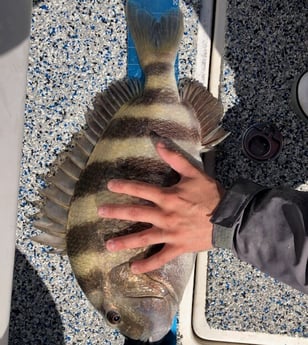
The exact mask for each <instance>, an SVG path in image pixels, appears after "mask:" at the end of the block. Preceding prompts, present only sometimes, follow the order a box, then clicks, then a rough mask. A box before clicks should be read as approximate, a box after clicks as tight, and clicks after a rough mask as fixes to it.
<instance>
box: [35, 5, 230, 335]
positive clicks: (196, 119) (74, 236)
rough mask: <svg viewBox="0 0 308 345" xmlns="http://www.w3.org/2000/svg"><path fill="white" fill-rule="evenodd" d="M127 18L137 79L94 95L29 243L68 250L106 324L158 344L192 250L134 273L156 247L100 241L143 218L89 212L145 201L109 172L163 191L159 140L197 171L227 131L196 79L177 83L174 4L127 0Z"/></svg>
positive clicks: (178, 30) (169, 178) (171, 177)
mask: <svg viewBox="0 0 308 345" xmlns="http://www.w3.org/2000/svg"><path fill="white" fill-rule="evenodd" d="M126 15H127V21H128V26H129V28H130V32H131V35H132V37H133V39H134V42H135V45H136V50H137V53H138V57H139V61H140V64H141V67H142V69H143V72H144V76H145V82H144V84H141V82H140V81H138V80H134V79H127V80H122V81H117V82H114V83H113V84H111V85H110V86H109V88H108V89H107V90H106V91H105V92H104V93H102V94H99V95H97V96H96V98H95V100H94V103H93V109H92V110H89V111H88V112H87V114H86V122H87V126H88V128H87V129H86V130H85V131H84V132H83V134H82V135H81V137H80V139H79V141H78V142H77V144H76V146H75V148H74V149H73V150H72V152H71V153H70V154H69V155H68V158H67V160H66V161H65V162H64V163H63V165H62V166H61V167H60V169H59V171H58V172H57V173H56V175H55V176H54V178H53V179H52V180H51V186H50V189H48V190H47V191H46V192H45V193H44V194H45V197H46V199H47V200H46V205H45V208H44V209H43V212H42V213H43V215H42V217H41V219H40V220H38V221H37V222H36V227H37V228H39V229H41V230H42V231H43V233H42V234H40V235H38V236H37V237H35V238H34V240H36V241H37V242H40V243H42V244H45V245H46V244H47V245H51V246H53V247H55V248H56V251H59V252H62V253H67V254H68V257H69V260H70V264H71V266H72V269H73V272H74V274H75V276H76V279H77V281H78V283H79V285H80V287H81V288H82V290H83V291H84V293H85V294H86V296H87V297H88V299H89V300H90V302H91V303H92V304H93V306H94V307H95V308H96V309H97V310H98V311H99V312H101V313H102V315H103V316H104V317H105V319H106V321H107V322H108V324H109V325H110V326H112V327H117V328H118V329H119V330H120V331H121V333H123V334H124V335H125V336H127V337H129V338H132V339H136V340H142V341H148V340H149V341H157V340H159V339H161V338H162V337H163V336H164V335H165V334H166V333H167V332H168V330H169V328H170V326H171V323H172V320H173V317H174V315H175V313H176V311H177V308H178V305H179V303H180V301H181V298H182V295H183V292H184V289H185V286H186V283H187V281H188V278H189V276H190V273H191V270H192V267H193V263H194V258H195V254H193V253H188V254H183V255H181V256H179V257H177V258H175V259H173V260H172V261H171V262H169V263H167V264H165V265H164V266H163V267H162V268H160V269H158V270H156V271H153V272H149V273H146V274H140V275H134V274H133V273H132V272H131V270H130V263H131V262H132V261H134V260H136V259H141V258H144V257H148V256H149V255H152V254H153V253H155V252H156V251H158V250H160V249H161V245H158V246H152V247H146V248H139V249H130V250H126V251H122V252H117V253H110V252H108V251H107V250H106V248H105V242H106V240H107V239H109V238H112V237H115V236H119V235H123V234H129V233H133V232H138V231H142V230H144V229H146V228H149V227H150V226H151V224H147V223H134V222H129V221H123V220H116V219H101V218H100V217H98V214H97V208H98V207H99V206H100V205H101V204H102V203H106V202H108V203H125V204H126V203H133V204H148V203H147V202H146V201H145V200H141V199H138V198H135V197H131V196H127V195H121V194H115V193H111V192H110V191H108V190H107V187H106V186H107V182H108V181H109V180H110V179H112V178H125V179H133V180H139V181H143V182H147V183H151V184H155V185H158V186H163V187H166V186H171V185H173V184H175V183H177V182H178V181H179V178H180V177H179V175H178V174H177V173H176V172H175V171H173V170H172V169H171V168H170V167H169V166H168V165H167V164H166V163H165V162H163V161H162V160H161V159H160V157H159V156H158V154H157V153H156V150H155V147H154V146H155V142H157V140H162V141H164V143H165V144H166V145H167V146H168V147H169V148H170V149H173V150H175V151H177V152H179V153H181V154H182V155H184V156H185V157H186V158H187V159H188V160H190V161H191V162H192V163H193V164H194V165H196V166H198V167H200V166H201V158H200V151H201V150H203V151H206V150H210V149H211V148H212V147H214V146H215V145H217V144H218V143H219V142H220V141H222V140H223V139H224V138H225V137H226V135H227V134H226V133H225V132H224V130H223V129H222V128H221V127H220V126H219V121H220V119H221V117H222V114H223V109H222V106H221V104H220V102H218V100H217V99H215V98H214V97H213V96H212V95H211V94H210V93H209V92H208V91H207V90H206V89H205V88H204V87H203V85H202V84H200V83H199V82H197V81H189V82H187V83H186V85H185V86H184V87H183V89H182V90H179V89H178V86H177V82H176V79H175V76H174V68H173V66H174V60H175V58H176V54H177V49H178V45H179V43H180V40H181V37H182V35H183V16H182V13H181V12H180V10H179V9H176V10H172V11H170V12H169V13H167V14H166V15H164V16H162V17H161V18H160V20H157V19H155V18H154V17H152V16H151V15H150V14H149V13H148V12H146V11H144V10H143V9H140V8H138V6H136V5H135V4H133V3H132V2H128V5H127V10H126ZM58 190H60V191H61V192H59V194H58V193H57V191H58Z"/></svg>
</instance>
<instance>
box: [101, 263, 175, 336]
mask: <svg viewBox="0 0 308 345" xmlns="http://www.w3.org/2000/svg"><path fill="white" fill-rule="evenodd" d="M108 278H109V279H108V281H109V284H110V285H109V286H110V289H109V291H108V293H109V296H108V298H106V299H105V300H104V303H103V304H104V314H105V315H104V316H105V318H106V320H107V322H108V323H109V325H111V326H113V327H116V328H118V329H119V330H120V332H121V333H122V334H123V335H125V336H127V337H128V338H131V339H136V340H141V341H151V342H154V341H158V340H160V339H161V338H163V337H164V335H166V334H167V333H168V331H169V329H170V327H171V324H172V320H173V318H174V315H175V313H176V311H177V309H178V305H179V300H178V297H177V296H176V294H175V291H174V289H173V287H172V285H171V284H170V283H169V282H167V281H166V280H165V279H162V278H163V277H162V275H161V274H160V272H159V271H153V272H149V273H146V274H133V273H132V271H131V269H130V265H129V263H124V264H122V265H119V266H117V267H114V268H113V269H112V270H111V271H110V272H109V277H108Z"/></svg>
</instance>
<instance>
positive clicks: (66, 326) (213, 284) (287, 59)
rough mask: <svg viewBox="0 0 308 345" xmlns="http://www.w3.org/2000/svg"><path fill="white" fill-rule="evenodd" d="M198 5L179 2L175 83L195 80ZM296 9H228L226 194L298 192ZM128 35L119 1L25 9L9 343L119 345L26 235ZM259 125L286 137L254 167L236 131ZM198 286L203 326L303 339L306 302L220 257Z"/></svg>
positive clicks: (303, 167) (280, 4)
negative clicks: (264, 188)
mask: <svg viewBox="0 0 308 345" xmlns="http://www.w3.org/2000/svg"><path fill="white" fill-rule="evenodd" d="M199 6H200V1H188V0H187V1H181V2H180V7H181V8H182V10H183V12H184V15H185V35H184V38H183V42H182V44H181V47H180V52H179V76H180V78H181V77H184V76H187V77H191V76H192V75H193V73H194V63H195V56H196V33H197V14H196V11H198V9H199ZM304 9H305V1H304V0H296V1H295V0H294V1H287V0H281V1H276V0H275V1H261V0H257V1H252V0H249V1H239V0H229V7H228V13H227V33H226V50H225V61H224V66H223V73H222V85H221V97H222V100H223V102H224V105H225V110H226V115H225V119H224V126H225V127H226V128H227V129H228V130H229V131H231V135H230V137H229V138H228V139H227V140H226V142H225V143H223V144H222V145H221V146H220V147H219V148H218V150H217V175H218V178H219V179H220V181H221V182H222V183H223V184H224V185H225V186H226V187H228V186H230V184H231V183H232V182H233V181H234V180H235V179H236V177H237V176H239V175H241V176H243V177H247V178H251V179H253V180H254V181H256V182H259V183H264V184H268V185H277V184H286V185H289V186H292V187H294V188H295V187H299V186H302V188H305V187H306V185H304V183H305V182H307V181H308V176H307V162H308V152H307V144H308V142H307V125H305V124H304V123H303V122H302V121H301V120H300V119H298V118H297V117H296V115H295V113H294V112H293V111H292V109H291V108H290V105H289V96H290V91H291V86H292V81H293V78H294V77H295V76H296V75H297V74H299V73H301V72H302V71H303V70H304V69H307V67H308V66H307V31H306V30H305V10H304ZM126 35H127V30H126V22H125V16H124V4H123V1H116V0H110V1H103V0H96V1H94V0H93V1H90V0H70V1H64V0H62V1H61V0H50V1H47V0H41V1H39V0H38V1H34V6H33V16H32V34H31V42H30V58H29V69H28V86H27V99H26V107H25V128H24V141H23V157H22V165H21V181H20V192H19V209H18V223H17V225H18V229H17V249H16V260H15V272H14V288H13V298H12V313H11V323H10V342H9V344H10V345H13V344H14V345H15V344H16V345H21V344H31V345H36V344H47V345H53V344H55V345H61V344H70V345H72V344H87V345H90V344H104V345H107V344H112V345H120V344H123V338H122V336H121V335H120V334H119V333H118V332H117V331H115V330H112V329H110V328H108V327H106V325H105V324H104V321H103V320H102V318H101V317H100V315H99V314H98V313H97V312H96V311H94V309H93V308H92V307H91V306H90V304H89V302H88V301H87V300H86V299H85V297H84V295H83V293H82V292H81V290H80V288H79V287H78V284H77V283H76V280H75V279H74V276H73V274H72V272H71V269H70V266H69V263H68V260H67V258H66V257H61V256H58V255H53V254H51V253H49V250H48V249H46V248H44V247H42V246H40V245H38V244H33V243H32V242H31V241H30V240H29V237H30V236H31V235H34V234H35V233H36V230H35V229H34V228H33V226H32V223H31V220H32V218H33V216H34V215H35V213H36V212H37V211H38V206H39V204H40V202H41V198H40V197H39V189H40V188H41V187H44V186H45V180H46V178H45V177H46V174H47V175H51V174H52V173H53V172H54V171H55V166H54V163H53V162H54V161H55V160H56V162H58V161H59V158H57V157H58V155H59V154H60V153H61V152H63V151H64V150H66V149H67V146H68V145H69V142H70V140H71V137H72V135H73V134H74V133H76V132H78V131H79V130H80V129H81V128H82V126H83V125H84V118H83V114H84V113H85V112H86V110H87V107H90V106H91V99H92V98H93V96H94V95H95V94H96V92H99V91H100V90H102V89H104V88H106V86H107V85H108V84H109V83H110V82H111V81H112V80H114V79H120V78H122V77H124V76H125V75H126V68H127V64H126V59H127V52H126ZM258 121H272V122H274V123H275V124H276V125H277V127H278V128H279V129H280V131H281V133H282V134H283V136H284V147H283V150H282V152H281V154H280V156H279V157H278V158H277V159H276V160H274V161H270V162H265V163H261V164H258V163H256V162H253V161H251V160H249V159H248V158H246V157H245V156H244V154H243V153H242V151H241V135H242V133H243V131H244V130H245V129H246V128H247V127H248V126H249V125H250V124H252V123H255V122H258ZM208 278H209V279H208V281H209V286H208V297H207V306H206V307H207V314H206V317H207V320H208V322H209V324H210V325H211V326H212V327H214V328H219V329H232V330H241V331H245V330H253V331H262V332H269V333H275V332H276V333H280V334H284V333H285V334H290V335H292V336H294V335H295V336H300V337H308V330H307V329H308V325H307V322H308V321H307V304H308V299H307V296H303V295H302V294H300V293H298V292H296V291H294V290H292V289H290V288H288V287H286V286H285V285H283V284H280V283H278V282H276V281H274V280H273V279H271V278H270V277H266V276H264V274H262V273H260V272H259V271H257V270H255V269H253V268H252V267H251V266H249V265H247V264H245V263H241V262H239V261H238V260H237V259H235V258H234V257H233V256H232V255H231V254H230V253H229V252H227V251H224V250H218V251H215V252H213V253H212V254H210V257H209V273H208ZM184 345H186V344H184Z"/></svg>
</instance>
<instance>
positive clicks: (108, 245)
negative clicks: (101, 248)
mask: <svg viewBox="0 0 308 345" xmlns="http://www.w3.org/2000/svg"><path fill="white" fill-rule="evenodd" d="M106 248H107V250H109V251H114V250H115V249H116V244H115V241H113V240H108V241H107V242H106Z"/></svg>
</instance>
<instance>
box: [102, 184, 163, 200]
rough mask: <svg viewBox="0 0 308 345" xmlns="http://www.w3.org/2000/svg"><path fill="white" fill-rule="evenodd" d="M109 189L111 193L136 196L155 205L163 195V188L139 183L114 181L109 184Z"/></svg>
mask: <svg viewBox="0 0 308 345" xmlns="http://www.w3.org/2000/svg"><path fill="white" fill-rule="evenodd" d="M107 188H108V189H109V190H110V191H111V192H114V193H121V194H126V195H130V196H134V197H137V198H140V199H144V200H148V201H151V202H153V203H155V204H157V202H159V200H160V199H161V195H162V190H161V188H159V187H157V186H154V185H152V184H149V183H146V182H139V181H131V180H130V181H129V180H120V179H119V180H118V179H114V180H110V181H109V182H108V184H107Z"/></svg>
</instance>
